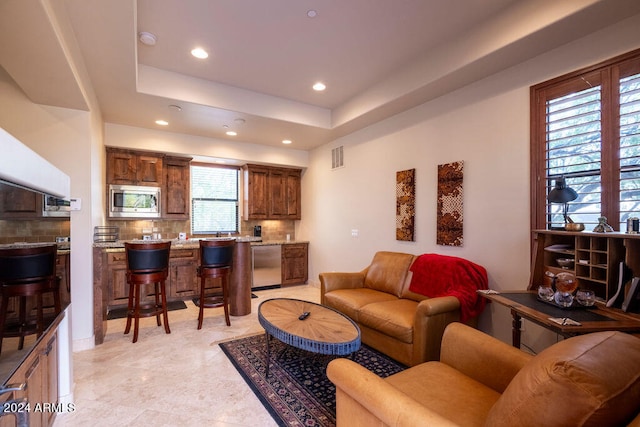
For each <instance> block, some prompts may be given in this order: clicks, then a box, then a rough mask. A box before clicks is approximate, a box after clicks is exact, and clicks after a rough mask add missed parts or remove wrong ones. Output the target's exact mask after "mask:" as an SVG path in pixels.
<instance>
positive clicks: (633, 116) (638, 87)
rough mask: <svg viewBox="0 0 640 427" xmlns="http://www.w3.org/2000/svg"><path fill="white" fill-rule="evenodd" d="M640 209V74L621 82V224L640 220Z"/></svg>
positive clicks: (623, 79)
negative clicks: (630, 218)
mask: <svg viewBox="0 0 640 427" xmlns="http://www.w3.org/2000/svg"><path fill="white" fill-rule="evenodd" d="M639 207H640V74H634V75H632V76H629V77H625V78H622V79H620V221H621V222H626V220H627V218H629V217H640V210H639ZM621 229H622V230H625V228H621Z"/></svg>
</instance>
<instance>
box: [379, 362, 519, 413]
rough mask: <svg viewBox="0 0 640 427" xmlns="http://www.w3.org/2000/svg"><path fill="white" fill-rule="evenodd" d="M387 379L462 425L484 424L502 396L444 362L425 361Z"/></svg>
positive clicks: (426, 405) (404, 391) (435, 410)
mask: <svg viewBox="0 0 640 427" xmlns="http://www.w3.org/2000/svg"><path fill="white" fill-rule="evenodd" d="M385 381H386V382H388V383H389V384H391V385H393V386H394V387H395V388H397V389H399V390H400V391H402V392H403V393H405V394H407V395H408V396H411V397H412V398H413V399H415V400H416V401H417V402H418V403H420V404H421V405H423V406H425V407H427V408H429V409H430V410H432V411H433V412H436V413H438V414H439V415H441V416H443V417H444V418H447V419H449V420H451V421H453V422H454V423H456V424H458V425H460V426H481V425H482V423H483V421H484V419H485V418H486V417H487V414H488V413H489V411H490V410H491V407H492V406H493V405H494V404H495V403H496V401H497V400H498V398H499V397H500V394H499V393H498V392H496V391H495V390H492V389H491V388H489V387H487V386H485V385H483V384H482V383H480V382H478V381H475V380H473V379H471V378H469V377H468V376H466V375H464V374H461V373H460V372H459V371H457V370H455V369H454V368H452V367H450V366H448V365H445V364H444V363H441V362H427V363H421V364H419V365H416V366H413V367H412V368H411V369H407V370H405V371H402V372H400V373H398V374H395V375H392V376H390V377H387V378H386V379H385ZM514 425H517V424H514Z"/></svg>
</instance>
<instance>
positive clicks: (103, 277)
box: [93, 236, 307, 345]
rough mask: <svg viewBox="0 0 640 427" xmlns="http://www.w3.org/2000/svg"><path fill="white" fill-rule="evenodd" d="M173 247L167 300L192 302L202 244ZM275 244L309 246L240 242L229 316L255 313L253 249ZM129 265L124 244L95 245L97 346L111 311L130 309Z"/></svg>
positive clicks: (291, 243)
mask: <svg viewBox="0 0 640 427" xmlns="http://www.w3.org/2000/svg"><path fill="white" fill-rule="evenodd" d="M225 239H226V238H225ZM140 242H142V241H140ZM171 243H172V245H171V253H170V259H169V278H168V280H167V294H168V295H167V299H168V300H169V301H176V300H189V299H192V298H194V297H195V296H197V294H198V292H199V286H200V283H199V279H198V277H197V275H196V268H197V266H198V265H199V264H200V253H199V245H200V243H199V240H198V239H189V240H172V241H171ZM273 244H281V245H286V246H287V247H288V246H291V247H295V245H300V244H305V245H306V244H307V243H306V242H303V243H301V242H295V241H284V242H280V241H279V242H262V241H261V240H260V238H256V237H251V236H246V237H237V238H236V249H235V252H234V261H233V272H232V276H231V286H230V289H229V297H230V300H229V312H230V314H231V315H232V316H245V315H248V314H250V313H251V280H252V271H251V267H252V265H251V263H252V261H251V246H253V245H273ZM125 261H126V259H125V251H124V241H116V242H102V243H94V245H93V268H94V274H93V288H94V294H93V296H94V334H95V343H96V345H98V344H102V342H103V341H104V336H105V333H106V330H107V318H108V314H109V310H112V309H114V308H122V307H126V305H127V299H128V285H127V283H126V264H125ZM305 280H306V279H305Z"/></svg>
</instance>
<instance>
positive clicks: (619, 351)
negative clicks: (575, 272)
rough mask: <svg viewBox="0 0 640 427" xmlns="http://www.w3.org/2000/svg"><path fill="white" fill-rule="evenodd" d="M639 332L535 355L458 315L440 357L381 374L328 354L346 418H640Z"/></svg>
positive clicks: (596, 422) (471, 421)
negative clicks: (515, 346) (481, 330)
mask: <svg viewBox="0 0 640 427" xmlns="http://www.w3.org/2000/svg"><path fill="white" fill-rule="evenodd" d="M638 361H640V339H638V338H636V337H634V336H631V335H628V334H624V333H622V332H599V333H593V334H587V335H581V336H577V337H573V338H569V339H566V340H564V341H561V342H559V343H556V344H554V345H552V346H551V347H549V348H547V349H545V350H544V351H542V352H541V353H539V354H538V355H536V356H532V355H530V354H528V353H525V352H523V351H521V350H519V349H516V348H514V347H512V346H510V345H507V344H505V343H503V342H501V341H499V340H497V339H495V338H493V337H491V336H489V335H487V334H484V333H482V332H480V331H478V330H475V329H473V328H470V327H468V326H465V325H463V324H461V323H452V324H451V325H449V326H447V328H446V330H445V333H444V335H443V338H442V353H441V360H440V361H431V362H426V363H422V364H420V365H417V366H414V367H411V368H409V369H407V370H405V371H403V372H400V373H398V374H395V375H392V376H390V377H388V378H386V379H382V378H380V377H378V376H376V375H375V374H373V373H371V372H370V371H368V370H367V369H365V368H363V367H361V366H360V365H358V364H357V363H355V362H353V361H351V360H349V359H336V360H333V361H331V362H330V363H329V366H328V368H327V375H328V377H329V379H330V380H331V381H332V382H333V383H334V384H335V385H336V404H337V411H336V412H337V425H338V427H340V426H350V427H351V426H353V427H358V426H363V427H364V426H367V427H370V426H411V427H415V426H492V427H493V426H505V427H506V426H514V425H518V426H523V427H526V426H532V427H533V426H542V425H544V426H608V425H626V424H629V425H637V423H639V422H640V417H638V413H639V410H640V364H639V363H638Z"/></svg>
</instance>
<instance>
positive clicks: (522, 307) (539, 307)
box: [478, 291, 640, 348]
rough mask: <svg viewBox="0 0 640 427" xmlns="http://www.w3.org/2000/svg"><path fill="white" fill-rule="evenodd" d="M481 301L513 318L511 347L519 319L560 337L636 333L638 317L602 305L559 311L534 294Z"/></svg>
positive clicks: (494, 296) (490, 296)
mask: <svg viewBox="0 0 640 427" xmlns="http://www.w3.org/2000/svg"><path fill="white" fill-rule="evenodd" d="M478 293H479V294H480V295H482V296H483V297H484V298H487V299H488V300H490V301H494V302H496V303H498V304H501V305H504V306H506V307H508V308H509V309H510V310H511V316H512V317H513V330H512V344H513V346H514V347H517V348H520V330H521V328H522V318H525V319H527V320H529V321H531V322H533V323H535V324H538V325H540V326H542V327H544V328H547V329H549V330H551V331H553V332H555V333H557V334H559V335H562V336H563V337H570V336H574V335H582V334H587V333H591V332H601V331H623V332H640V316H638V315H635V314H629V313H625V312H623V311H622V310H619V309H611V308H607V307H605V306H604V304H602V303H596V305H595V306H594V307H593V308H585V309H562V308H559V307H555V306H553V305H550V304H547V303H545V302H542V301H539V300H538V299H537V294H536V293H535V292H529V291H521V292H503V293H483V292H478ZM550 318H568V319H572V320H575V321H577V322H579V323H580V325H579V326H575V325H571V324H565V325H563V324H559V323H556V322H554V321H552V320H550Z"/></svg>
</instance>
